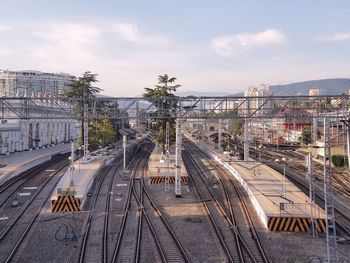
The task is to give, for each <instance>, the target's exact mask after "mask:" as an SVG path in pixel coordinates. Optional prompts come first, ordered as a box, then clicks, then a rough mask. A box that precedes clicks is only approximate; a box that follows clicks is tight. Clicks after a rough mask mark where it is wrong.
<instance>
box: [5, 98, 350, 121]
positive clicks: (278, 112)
mask: <svg viewBox="0 0 350 263" xmlns="http://www.w3.org/2000/svg"><path fill="white" fill-rule="evenodd" d="M169 106H175V108H176V109H175V110H169ZM84 108H85V110H84ZM173 108H174V107H173ZM349 109H350V96H349V95H332V96H265V97H263V96H262V97H194V96H188V97H176V96H174V97H160V98H147V99H145V98H142V97H120V98H117V97H97V98H96V97H95V98H84V99H82V98H64V97H61V98H47V99H46V98H21V97H1V98H0V119H1V120H11V119H62V118H75V119H106V118H109V119H114V120H117V121H121V122H122V121H124V120H125V119H129V120H130V119H137V120H147V119H167V118H174V119H183V120H187V119H192V120H195V119H198V120H200V119H271V118H277V117H278V116H287V117H288V118H290V119H307V118H320V117H327V118H331V119H333V118H336V119H339V118H340V119H348V118H349Z"/></svg>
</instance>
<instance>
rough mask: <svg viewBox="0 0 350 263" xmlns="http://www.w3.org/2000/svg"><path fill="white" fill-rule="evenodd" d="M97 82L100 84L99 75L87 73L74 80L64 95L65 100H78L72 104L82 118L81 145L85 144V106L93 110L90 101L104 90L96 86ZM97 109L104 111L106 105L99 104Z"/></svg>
mask: <svg viewBox="0 0 350 263" xmlns="http://www.w3.org/2000/svg"><path fill="white" fill-rule="evenodd" d="M96 82H98V80H97V74H93V73H91V72H90V71H86V72H84V73H83V75H82V76H81V77H78V78H74V79H73V81H72V82H71V84H70V85H69V88H68V90H66V91H65V92H64V93H63V94H62V95H63V97H64V98H70V99H72V98H73V99H77V100H72V102H71V103H73V104H74V106H75V108H76V111H77V112H76V113H77V114H78V116H79V117H80V118H81V138H80V140H79V143H80V144H83V141H82V137H83V135H84V104H88V106H89V109H91V108H92V102H91V100H89V99H91V98H94V97H95V95H96V94H98V93H100V92H101V91H102V89H100V88H98V87H96V86H95V85H94V84H95V83H96ZM96 107H97V108H98V109H97V110H103V107H104V105H100V104H98V105H96ZM90 113H91V112H90ZM90 125H91V124H89V126H90ZM89 131H90V127H89ZM90 137H91V136H90V135H89V141H90V140H91V138H90Z"/></svg>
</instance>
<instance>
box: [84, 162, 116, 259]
mask: <svg viewBox="0 0 350 263" xmlns="http://www.w3.org/2000/svg"><path fill="white" fill-rule="evenodd" d="M121 164H122V161H121V160H120V159H119V160H118V159H117V161H114V163H113V164H111V165H109V166H108V167H105V168H104V170H102V174H101V176H99V177H98V181H97V188H96V190H95V194H94V196H93V200H92V204H91V208H90V212H89V215H88V222H87V224H86V227H85V230H84V236H83V240H82V244H81V246H80V251H79V262H104V263H105V262H108V241H107V240H108V224H109V210H110V196H111V194H110V193H111V189H112V186H113V179H114V176H115V175H116V171H117V169H118V168H119V167H120V166H121Z"/></svg>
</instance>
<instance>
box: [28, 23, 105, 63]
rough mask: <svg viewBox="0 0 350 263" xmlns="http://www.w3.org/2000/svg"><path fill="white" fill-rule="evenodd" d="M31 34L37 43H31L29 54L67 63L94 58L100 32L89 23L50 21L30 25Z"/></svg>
mask: <svg viewBox="0 0 350 263" xmlns="http://www.w3.org/2000/svg"><path fill="white" fill-rule="evenodd" d="M31 34H32V35H33V36H34V37H35V39H36V40H38V41H39V43H35V45H33V48H31V50H30V51H29V53H30V55H32V56H36V57H40V58H46V59H52V60H55V61H62V62H64V63H66V64H67V63H70V62H76V63H82V62H84V61H86V60H89V59H92V58H94V53H95V50H96V49H97V48H96V46H97V45H98V43H99V35H100V32H99V30H98V29H97V28H96V27H95V26H92V25H89V24H78V23H51V24H47V25H40V26H39V25H38V26H36V25H34V26H32V30H31Z"/></svg>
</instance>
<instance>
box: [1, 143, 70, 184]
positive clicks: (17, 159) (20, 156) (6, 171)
mask: <svg viewBox="0 0 350 263" xmlns="http://www.w3.org/2000/svg"><path fill="white" fill-rule="evenodd" d="M70 147H71V146H70V143H66V144H61V145H55V146H51V147H47V148H40V149H36V150H31V151H24V152H18V153H13V154H10V155H4V156H1V157H0V165H1V166H2V167H1V168H0V184H3V183H4V182H5V181H6V180H8V179H10V178H12V177H14V176H17V175H19V174H20V173H23V172H24V171H26V170H28V169H30V168H32V167H34V166H36V165H39V164H42V163H44V162H46V161H49V160H50V159H51V157H52V156H53V155H56V154H64V153H67V152H70Z"/></svg>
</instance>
